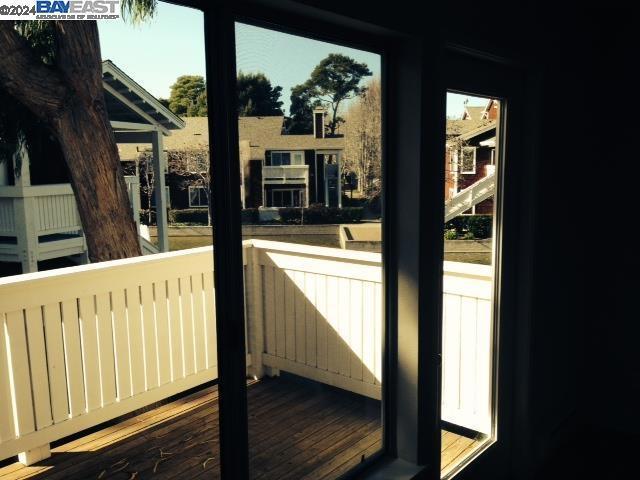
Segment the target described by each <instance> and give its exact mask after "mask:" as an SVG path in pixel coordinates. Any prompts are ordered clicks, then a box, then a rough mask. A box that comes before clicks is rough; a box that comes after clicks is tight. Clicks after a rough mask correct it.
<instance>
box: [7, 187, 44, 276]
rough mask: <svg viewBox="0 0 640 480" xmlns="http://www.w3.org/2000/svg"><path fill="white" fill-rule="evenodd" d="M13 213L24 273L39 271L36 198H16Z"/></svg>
mask: <svg viewBox="0 0 640 480" xmlns="http://www.w3.org/2000/svg"><path fill="white" fill-rule="evenodd" d="M13 214H14V218H15V228H16V240H17V243H18V255H19V256H20V263H21V264H22V273H31V272H37V271H38V232H37V229H36V225H35V219H36V206H35V198H33V197H24V196H21V197H16V198H14V199H13Z"/></svg>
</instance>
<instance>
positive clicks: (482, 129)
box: [460, 120, 496, 140]
mask: <svg viewBox="0 0 640 480" xmlns="http://www.w3.org/2000/svg"><path fill="white" fill-rule="evenodd" d="M495 129H496V121H495V120H484V123H483V124H481V125H479V126H477V127H476V128H473V129H471V130H466V131H465V132H464V133H462V134H461V135H460V138H461V139H463V140H471V139H472V138H474V137H477V136H478V135H482V134H483V133H486V132H490V131H491V130H495Z"/></svg>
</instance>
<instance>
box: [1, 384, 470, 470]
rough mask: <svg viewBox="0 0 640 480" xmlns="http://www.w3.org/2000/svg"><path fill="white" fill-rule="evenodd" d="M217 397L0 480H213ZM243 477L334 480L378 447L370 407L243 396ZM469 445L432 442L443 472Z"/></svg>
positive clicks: (446, 435)
mask: <svg viewBox="0 0 640 480" xmlns="http://www.w3.org/2000/svg"><path fill="white" fill-rule="evenodd" d="M217 397H218V391H217V388H216V387H210V388H207V389H205V390H202V391H199V392H197V393H194V394H192V395H189V396H188V397H185V398H182V399H179V400H176V401H174V402H171V403H169V404H167V405H163V406H161V407H158V408H155V409H153V410H150V411H148V412H145V413H143V414H140V415H137V416H135V417H132V418H129V419H127V420H125V421H122V422H120V423H118V424H116V425H113V426H110V427H107V428H104V429H102V430H100V431H97V432H94V433H91V434H88V435H85V436H83V437H81V438H78V439H76V440H73V441H71V442H68V443H65V444H64V445H60V446H58V447H57V448H54V449H53V450H52V452H53V454H52V457H51V458H49V459H47V460H45V461H43V462H41V463H39V464H37V465H35V466H31V467H24V466H22V465H21V464H19V463H14V464H11V465H8V466H6V467H4V468H1V469H0V480H18V479H23V478H30V479H47V480H54V479H65V480H66V479H100V480H102V479H113V480H120V479H122V480H140V479H147V478H149V479H154V480H155V479H158V480H160V479H179V478H188V479H190V480H191V479H205V478H206V479H212V478H219V455H218V419H217V415H218V402H217ZM248 400H249V441H250V469H251V477H252V478H255V479H262V480H270V479H287V478H290V479H303V478H308V479H321V478H336V477H337V476H338V475H340V474H342V473H344V472H346V471H347V470H349V469H350V468H351V467H353V466H354V465H356V464H358V463H359V462H360V461H361V460H362V458H367V457H368V456H370V455H371V454H372V453H374V452H376V451H378V450H379V449H380V446H381V433H382V430H381V425H380V407H379V402H375V401H373V400H370V399H367V398H364V397H361V396H358V395H354V394H351V393H348V392H345V391H342V390H338V389H334V388H331V387H326V386H323V385H320V384H317V383H313V382H309V381H299V380H297V379H293V378H289V377H284V376H283V377H280V378H277V379H265V380H261V381H259V382H255V383H252V384H251V385H249V387H248ZM478 445H479V442H478V441H477V440H472V439H469V438H466V437H461V436H459V435H455V434H453V433H451V432H444V431H443V433H442V458H443V461H442V465H443V473H446V472H447V471H448V470H450V469H451V467H452V466H453V465H455V464H456V463H457V462H458V461H459V460H460V458H463V457H464V456H466V455H467V454H469V453H470V452H472V451H473V450H474V449H475V448H477V446H478Z"/></svg>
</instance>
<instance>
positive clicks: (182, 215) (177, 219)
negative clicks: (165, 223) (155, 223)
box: [169, 208, 208, 225]
mask: <svg viewBox="0 0 640 480" xmlns="http://www.w3.org/2000/svg"><path fill="white" fill-rule="evenodd" d="M169 223H186V224H197V225H207V223H208V214H207V209H206V208H183V209H180V210H169Z"/></svg>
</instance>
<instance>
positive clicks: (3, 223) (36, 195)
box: [0, 183, 82, 236]
mask: <svg viewBox="0 0 640 480" xmlns="http://www.w3.org/2000/svg"><path fill="white" fill-rule="evenodd" d="M23 216H24V218H26V219H29V220H32V221H33V228H34V230H35V234H36V235H38V236H40V235H51V234H55V233H67V232H71V231H78V230H81V229H82V225H81V223H80V216H79V215H78V210H77V208H76V201H75V197H74V195H73V190H72V189H71V185H69V184H68V183H61V184H54V185H30V186H26V187H17V186H3V187H1V188H0V232H2V234H4V235H8V236H15V235H17V234H18V232H17V231H16V218H21V217H23Z"/></svg>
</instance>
